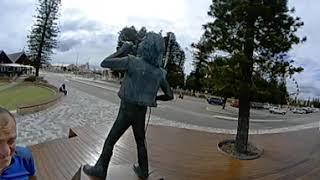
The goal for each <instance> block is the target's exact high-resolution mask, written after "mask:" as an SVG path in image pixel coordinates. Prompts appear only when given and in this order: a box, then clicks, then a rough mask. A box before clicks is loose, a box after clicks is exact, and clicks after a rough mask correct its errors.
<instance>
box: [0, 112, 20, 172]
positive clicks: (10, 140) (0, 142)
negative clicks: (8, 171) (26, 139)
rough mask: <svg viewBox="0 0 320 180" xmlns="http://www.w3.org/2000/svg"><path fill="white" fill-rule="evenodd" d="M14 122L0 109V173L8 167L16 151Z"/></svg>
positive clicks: (9, 114) (11, 116) (10, 115)
mask: <svg viewBox="0 0 320 180" xmlns="http://www.w3.org/2000/svg"><path fill="white" fill-rule="evenodd" d="M16 137H17V133H16V120H15V118H14V116H13V115H12V114H11V113H10V112H9V111H8V110H6V109H4V108H2V107H0V171H2V170H3V169H4V168H6V167H8V166H9V165H10V163H11V159H12V156H13V155H14V152H15V149H16Z"/></svg>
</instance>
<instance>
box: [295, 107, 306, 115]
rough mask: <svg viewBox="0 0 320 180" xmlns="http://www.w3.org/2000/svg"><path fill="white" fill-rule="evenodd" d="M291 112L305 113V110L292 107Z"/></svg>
mask: <svg viewBox="0 0 320 180" xmlns="http://www.w3.org/2000/svg"><path fill="white" fill-rule="evenodd" d="M292 112H293V113H295V114H306V111H305V110H303V109H297V108H295V109H293V110H292Z"/></svg>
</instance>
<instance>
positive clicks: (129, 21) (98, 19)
mask: <svg viewBox="0 0 320 180" xmlns="http://www.w3.org/2000/svg"><path fill="white" fill-rule="evenodd" d="M37 2H38V1H37V0H0V27H1V28H0V49H2V50H4V51H5V52H7V53H12V52H16V51H20V50H22V49H23V48H24V47H27V46H26V36H27V35H28V34H29V31H30V29H31V26H32V24H33V22H34V18H33V16H34V15H35V13H36V12H35V8H36V6H37ZM210 4H211V0H161V1H159V0H90V1H88V0H62V7H61V16H60V20H59V24H60V30H61V33H60V35H59V48H58V49H57V51H56V54H55V55H54V57H53V62H54V63H76V59H77V55H78V59H79V60H78V63H85V62H89V63H90V64H92V65H98V64H99V62H100V61H101V60H102V59H103V58H104V57H105V56H106V55H108V54H110V53H112V52H113V51H114V50H115V47H116V43H117V36H118V32H119V31H120V30H121V29H122V28H123V27H125V26H131V25H134V26H135V27H136V28H137V29H140V28H141V27H142V26H145V27H146V28H147V29H148V30H152V31H155V32H159V31H161V30H162V32H164V33H165V32H168V31H171V32H174V33H175V34H176V36H177V40H178V42H179V43H180V45H181V46H182V48H183V49H185V48H189V49H190V44H191V43H192V42H196V41H197V40H198V39H199V37H200V36H201V34H202V32H203V31H202V29H201V25H202V24H204V23H206V22H207V21H208V19H209V18H208V17H207V10H208V7H209V5H210ZM289 6H290V7H293V6H294V7H295V9H296V15H298V16H300V17H301V18H302V19H303V21H304V22H305V26H304V27H303V28H302V29H301V31H300V32H299V34H300V35H302V36H307V38H308V41H307V42H306V43H304V44H302V45H299V46H297V47H295V48H294V49H293V50H292V52H291V55H292V57H293V58H294V59H295V61H296V64H297V65H301V66H303V67H304V68H305V71H304V72H303V73H301V74H299V75H295V79H296V80H297V81H298V83H299V86H300V91H301V92H302V93H301V97H304V98H308V97H309V96H320V61H319V60H318V50H319V49H320V35H318V30H319V28H320V21H319V20H317V18H316V17H319V15H320V12H319V10H318V7H320V1H319V0H304V1H301V0H289ZM191 61H192V58H191V55H190V53H188V52H187V61H186V64H185V71H186V72H187V73H189V72H190V71H191V70H192V62H191ZM288 84H289V91H290V92H295V88H293V85H291V84H293V83H292V82H291V80H289V83H288Z"/></svg>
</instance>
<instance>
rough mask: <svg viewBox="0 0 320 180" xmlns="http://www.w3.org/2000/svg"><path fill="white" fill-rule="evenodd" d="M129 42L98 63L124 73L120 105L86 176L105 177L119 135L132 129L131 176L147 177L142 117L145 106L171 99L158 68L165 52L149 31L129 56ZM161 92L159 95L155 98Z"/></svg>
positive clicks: (158, 35)
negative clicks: (134, 146)
mask: <svg viewBox="0 0 320 180" xmlns="http://www.w3.org/2000/svg"><path fill="white" fill-rule="evenodd" d="M132 49H134V47H133V44H132V43H128V42H126V43H124V45H123V46H122V47H121V48H120V49H119V50H118V51H117V52H116V53H114V54H112V55H110V56H109V57H107V58H105V59H104V60H103V61H102V62H101V67H104V68H111V69H112V70H122V71H126V75H125V78H124V80H123V82H122V84H121V88H120V91H119V93H118V95H119V97H120V99H121V105H120V108H119V113H118V116H117V119H116V121H115V122H114V124H113V126H112V128H111V130H110V132H109V134H108V137H107V139H106V141H105V143H104V146H103V150H102V153H101V155H100V157H99V159H98V161H97V162H96V164H95V165H94V166H90V165H85V166H84V169H83V171H84V172H85V173H86V174H87V175H90V176H96V177H100V178H106V175H107V169H108V165H109V161H110V158H111V156H112V151H113V147H114V145H115V144H116V142H117V141H118V140H119V138H120V137H121V136H122V134H123V133H124V132H125V131H126V130H127V129H128V128H129V127H130V126H132V129H133V133H134V137H135V140H136V143H137V150H138V165H134V166H133V169H134V171H135V173H136V174H137V175H138V176H139V177H140V178H141V179H147V177H148V175H149V168H148V154H147V149H146V144H145V115H146V112H147V107H148V106H149V107H156V106H157V103H156V101H157V100H162V101H168V100H172V99H173V92H172V91H171V89H170V86H169V83H168V82H167V80H166V71H165V70H164V69H163V68H161V65H162V55H163V52H164V49H165V45H164V40H163V38H162V36H161V35H160V34H156V33H154V32H149V33H147V34H146V36H145V38H144V40H143V41H142V42H141V43H140V44H139V45H138V50H137V55H136V56H133V55H130V53H132ZM160 88H161V89H162V91H163V92H164V94H163V95H157V93H158V90H159V89H160Z"/></svg>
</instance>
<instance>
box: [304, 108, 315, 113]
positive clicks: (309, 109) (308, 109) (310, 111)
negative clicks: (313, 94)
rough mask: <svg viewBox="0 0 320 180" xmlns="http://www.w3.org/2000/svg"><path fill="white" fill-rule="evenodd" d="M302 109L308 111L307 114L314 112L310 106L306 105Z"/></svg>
mask: <svg viewBox="0 0 320 180" xmlns="http://www.w3.org/2000/svg"><path fill="white" fill-rule="evenodd" d="M302 109H303V110H305V111H306V114H309V113H313V111H312V109H311V108H309V107H304V108H302Z"/></svg>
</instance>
